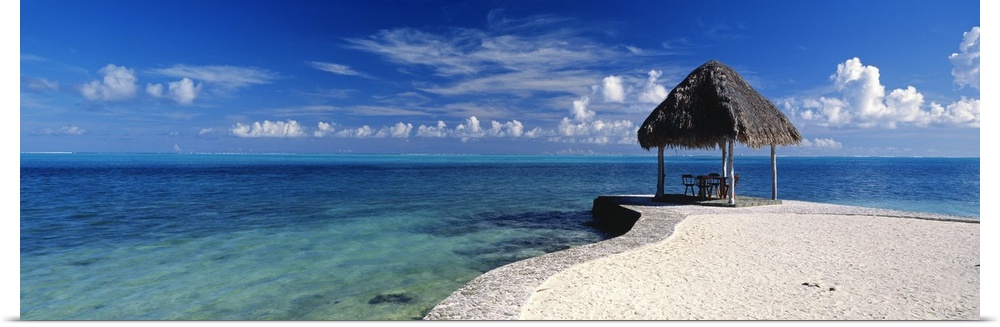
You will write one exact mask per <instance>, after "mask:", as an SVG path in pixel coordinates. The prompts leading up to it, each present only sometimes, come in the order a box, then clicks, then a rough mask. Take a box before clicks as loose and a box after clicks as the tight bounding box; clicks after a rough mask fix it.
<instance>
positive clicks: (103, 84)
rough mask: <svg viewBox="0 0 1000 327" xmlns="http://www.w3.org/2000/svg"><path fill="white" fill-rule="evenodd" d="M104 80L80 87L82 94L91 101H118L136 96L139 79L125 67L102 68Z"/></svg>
mask: <svg viewBox="0 0 1000 327" xmlns="http://www.w3.org/2000/svg"><path fill="white" fill-rule="evenodd" d="M100 73H101V75H104V78H103V79H102V80H100V81H98V80H94V81H91V82H90V83H87V84H84V85H83V86H82V87H80V92H81V93H82V94H83V96H84V97H85V98H87V99H89V100H105V101H116V100H126V99H130V98H132V97H134V96H135V94H136V90H137V89H138V86H137V85H136V82H137V81H138V78H137V77H136V76H135V71H134V70H132V69H129V68H126V67H124V66H121V67H119V66H115V65H114V64H108V65H107V66H104V68H101V70H100Z"/></svg>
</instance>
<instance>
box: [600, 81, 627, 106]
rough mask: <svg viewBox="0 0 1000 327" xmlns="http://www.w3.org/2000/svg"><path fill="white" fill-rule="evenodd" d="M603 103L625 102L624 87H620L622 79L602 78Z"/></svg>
mask: <svg viewBox="0 0 1000 327" xmlns="http://www.w3.org/2000/svg"><path fill="white" fill-rule="evenodd" d="M603 91H604V101H608V102H619V103H621V102H625V87H624V86H623V85H622V78H621V77H619V76H614V75H611V76H608V77H605V78H604V88H603Z"/></svg>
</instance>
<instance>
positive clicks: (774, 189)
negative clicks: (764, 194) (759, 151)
mask: <svg viewBox="0 0 1000 327" xmlns="http://www.w3.org/2000/svg"><path fill="white" fill-rule="evenodd" d="M777 199H778V160H777V159H775V153H774V144H771V200H777Z"/></svg>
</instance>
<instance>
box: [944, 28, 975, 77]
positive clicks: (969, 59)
mask: <svg viewBox="0 0 1000 327" xmlns="http://www.w3.org/2000/svg"><path fill="white" fill-rule="evenodd" d="M958 50H959V52H958V53H952V54H951V55H950V56H948V60H950V61H951V64H952V65H954V66H955V68H953V69H952V70H951V75H952V76H954V77H955V84H958V85H960V86H965V85H968V86H971V87H973V88H975V89H977V90H978V89H979V26H976V27H973V28H972V30H970V31H968V32H965V33H962V43H961V44H959V45H958Z"/></svg>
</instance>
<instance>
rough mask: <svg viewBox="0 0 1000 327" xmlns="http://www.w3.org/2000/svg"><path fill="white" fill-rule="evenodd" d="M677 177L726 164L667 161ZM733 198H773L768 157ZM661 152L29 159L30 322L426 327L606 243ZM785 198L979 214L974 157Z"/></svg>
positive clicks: (798, 189) (821, 176)
mask: <svg viewBox="0 0 1000 327" xmlns="http://www.w3.org/2000/svg"><path fill="white" fill-rule="evenodd" d="M666 167H667V177H668V179H667V189H666V191H667V192H668V193H682V192H683V190H684V189H683V186H682V185H681V183H680V175H681V174H683V173H692V174H705V173H709V172H716V171H718V170H719V167H721V159H720V158H717V157H670V156H668V157H667V163H666ZM736 172H737V173H739V174H740V177H741V178H740V183H739V185H738V187H737V194H740V195H750V196H759V197H770V194H771V183H770V162H769V158H767V157H738V158H736ZM655 175H656V158H655V156H637V157H563V156H551V157H546V156H433V155H429V156H406V155H403V156H394V155H242V154H230V155H222V154H214V155H210V154H203V155H197V154H22V155H21V173H20V187H21V194H20V195H21V208H20V212H21V224H20V225H21V228H20V238H21V239H20V244H21V256H20V264H21V266H20V271H21V274H20V275H21V285H20V286H21V302H20V307H21V319H54V320H62V319H83V320H90V319H95V320H122V319H126V320H136V319H138V320H172V319H195V320H261V319H279V320H292V319H309V320H357V319H361V320H396V319H417V318H420V317H422V315H423V314H424V313H426V311H427V310H429V309H430V308H431V307H433V306H434V305H435V304H436V303H438V302H439V301H441V300H442V299H444V298H445V297H447V296H448V294H450V293H451V292H452V291H454V290H455V289H457V288H459V287H461V286H462V285H463V284H465V283H466V282H468V281H470V280H472V279H473V278H475V277H476V276H478V275H480V274H482V273H483V272H485V271H488V270H489V269H492V268H495V267H498V266H500V265H503V264H506V263H510V262H513V261H517V260H521V259H525V258H529V257H533V256H537V255H541V254H544V253H547V252H553V251H558V250H561V249H565V248H568V247H571V246H576V245H581V244H586V243H593V242H596V241H599V240H602V239H606V238H607V237H610V235H606V234H604V233H603V232H601V231H599V230H597V229H594V228H592V227H590V226H589V225H588V222H589V221H590V220H591V216H590V214H589V210H590V206H591V203H592V201H593V199H594V198H595V197H596V196H598V195H602V194H651V193H653V192H654V191H655V186H656V180H655ZM778 178H779V180H778V186H779V189H778V190H779V198H782V199H792V200H806V201H817V202H829V203H838V204H849V205H862V206H869V207H879V208H890V209H901V210H910V211H925V212H936V213H944V214H951V215H960V216H969V217H976V219H978V217H979V159H978V158H853V157H852V158H846V157H844V158H841V157H837V158H829V157H815V158H812V157H810V158H800V157H787V158H785V157H783V158H779V159H778Z"/></svg>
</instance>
